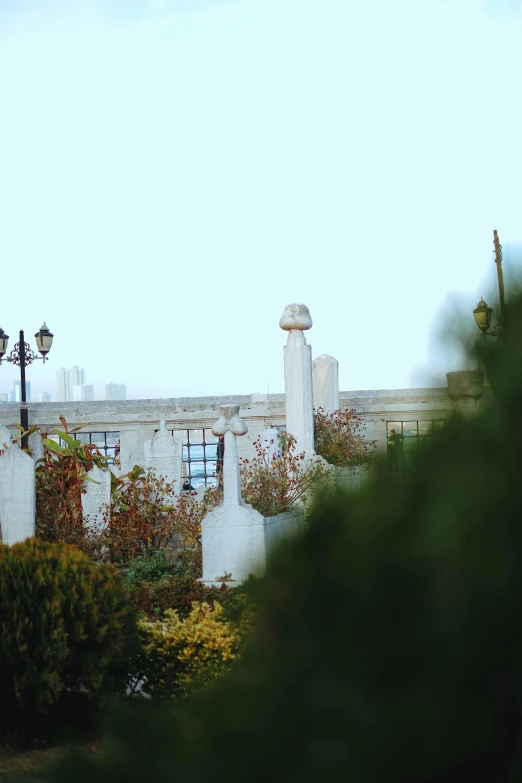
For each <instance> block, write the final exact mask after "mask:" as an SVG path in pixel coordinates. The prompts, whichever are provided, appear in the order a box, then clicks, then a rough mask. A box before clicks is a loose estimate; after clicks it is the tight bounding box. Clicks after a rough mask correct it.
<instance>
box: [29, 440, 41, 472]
mask: <svg viewBox="0 0 522 783" xmlns="http://www.w3.org/2000/svg"><path fill="white" fill-rule="evenodd" d="M29 446H30V448H31V450H32V452H33V460H34V462H35V466H36V467H39V466H37V465H36V463H37V462H38V460H39V459H41V458H42V457H43V455H44V447H43V443H42V436H41V435H40V433H39V432H33V433H31V435H29Z"/></svg>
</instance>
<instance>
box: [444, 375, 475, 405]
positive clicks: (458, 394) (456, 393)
mask: <svg viewBox="0 0 522 783" xmlns="http://www.w3.org/2000/svg"><path fill="white" fill-rule="evenodd" d="M446 378H447V379H448V397H449V398H450V400H454V401H455V402H458V400H462V399H463V398H465V397H471V398H472V399H473V400H480V398H481V397H482V395H483V394H484V373H483V372H479V371H477V370H459V371H457V372H447V373H446Z"/></svg>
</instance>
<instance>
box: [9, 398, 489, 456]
mask: <svg viewBox="0 0 522 783" xmlns="http://www.w3.org/2000/svg"><path fill="white" fill-rule="evenodd" d="M490 395H491V392H490V390H489V388H488V387H485V389H484V396H483V398H482V400H481V401H480V406H484V405H486V404H487V403H488V401H489V399H490ZM340 400H341V406H342V407H343V408H344V407H348V408H355V410H356V411H357V413H358V414H360V415H361V416H363V418H364V419H365V421H366V435H367V437H368V439H370V440H376V441H377V445H378V447H379V448H380V449H384V448H386V422H387V421H412V420H427V419H447V418H449V416H451V414H452V413H453V412H454V411H455V410H457V405H458V403H457V402H455V401H454V400H451V399H450V398H449V396H448V390H447V388H434V389H376V390H357V391H345V392H340ZM225 403H235V404H237V405H239V411H240V416H241V418H242V419H244V420H245V421H246V423H247V425H248V435H247V436H246V437H244V438H240V439H239V441H238V450H239V454H240V456H251V455H252V454H253V446H252V443H253V441H254V440H255V438H256V437H257V436H258V435H260V433H261V432H262V431H263V429H265V427H266V424H267V423H270V424H272V425H274V426H280V425H284V424H285V395H284V394H270V395H237V396H231V397H230V396H227V397H188V398H172V399H160V400H110V401H99V402H60V403H58V402H42V403H29V404H28V409H29V423H30V424H37V425H38V426H40V427H43V428H45V429H46V430H48V431H49V432H50V431H52V430H53V429H55V428H56V429H60V428H61V424H60V418H59V417H60V416H61V415H62V416H64V417H65V419H66V421H67V423H68V424H70V425H77V424H81V423H85V422H89V427H88V429H89V430H90V431H99V432H109V431H118V432H120V433H121V461H122V470H125V467H126V465H127V464H129V465H130V467H132V464H134V462H135V461H136V458H137V457H138V455H141V454H142V453H143V443H144V441H145V440H148V439H151V438H152V437H153V436H154V431H155V430H157V429H159V425H160V421H162V420H165V421H166V422H167V427H168V428H169V429H174V430H179V429H199V428H207V429H210V428H211V427H212V425H213V424H214V422H215V421H216V419H217V418H218V416H219V406H220V405H223V404H225ZM19 415H20V413H19V405H18V404H17V403H5V402H3V403H0V426H2V425H4V426H6V427H9V425H12V424H13V423H17V422H18V421H19ZM15 437H16V434H15ZM133 449H134V451H133ZM130 463H132V464H130ZM130 467H129V469H130Z"/></svg>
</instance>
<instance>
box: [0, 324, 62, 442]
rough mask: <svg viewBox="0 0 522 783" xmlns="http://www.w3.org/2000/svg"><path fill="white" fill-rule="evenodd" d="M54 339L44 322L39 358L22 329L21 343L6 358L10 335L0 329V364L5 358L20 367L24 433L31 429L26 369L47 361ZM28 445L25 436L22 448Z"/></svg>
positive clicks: (38, 334)
mask: <svg viewBox="0 0 522 783" xmlns="http://www.w3.org/2000/svg"><path fill="white" fill-rule="evenodd" d="M53 337H54V335H53V334H51V332H50V331H49V328H48V326H47V324H46V323H45V321H44V323H43V325H42V327H41V328H40V329H39V331H38V332H36V334H35V339H36V347H37V348H38V350H39V352H40V353H41V354H42V355H41V356H37V355H36V354H35V352H34V351H33V350H32V349H31V346H30V345H29V343H26V342H25V340H24V332H23V329H20V342H18V343H16V345H15V347H14V348H13V350H12V351H11V353H10V354H9V356H5V353H6V351H7V343H8V342H9V335H8V334H6V333H5V332H4V330H3V329H2V328H0V364H2V361H3V360H4V356H5V361H8V362H11V363H12V364H16V365H17V366H18V367H20V394H21V398H22V399H21V401H20V424H21V426H22V429H23V431H24V432H27V430H28V429H29V413H28V411H27V400H26V395H25V368H26V367H27V365H28V364H32V363H33V362H34V361H35V360H36V359H41V360H42V361H43V362H46V361H47V358H48V357H47V354H48V353H49V351H50V350H51V345H52V344H53ZM27 445H28V444H27V436H26V435H25V436H24V437H23V438H22V448H23V449H26V448H27Z"/></svg>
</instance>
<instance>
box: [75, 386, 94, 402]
mask: <svg viewBox="0 0 522 783" xmlns="http://www.w3.org/2000/svg"><path fill="white" fill-rule="evenodd" d="M70 389H71V397H70V398H71V400H72V401H73V402H80V400H83V401H86V402H88V401H90V400H94V386H93V385H92V383H84V384H82V386H73V385H71V387H70Z"/></svg>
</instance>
